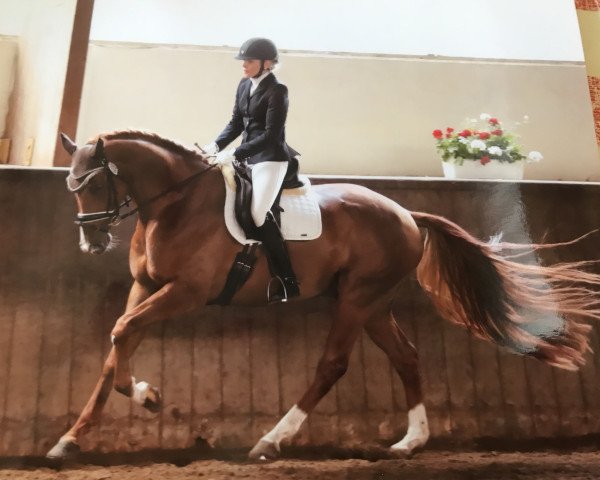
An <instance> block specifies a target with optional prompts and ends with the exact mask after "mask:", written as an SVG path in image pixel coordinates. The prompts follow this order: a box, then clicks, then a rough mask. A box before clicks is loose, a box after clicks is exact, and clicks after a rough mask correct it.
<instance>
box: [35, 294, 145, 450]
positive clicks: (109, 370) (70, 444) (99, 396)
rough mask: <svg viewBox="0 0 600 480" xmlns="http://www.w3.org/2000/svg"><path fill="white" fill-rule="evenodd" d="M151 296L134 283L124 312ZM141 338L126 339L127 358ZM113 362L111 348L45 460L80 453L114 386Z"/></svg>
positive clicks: (113, 355)
mask: <svg viewBox="0 0 600 480" xmlns="http://www.w3.org/2000/svg"><path fill="white" fill-rule="evenodd" d="M150 295H151V292H150V290H149V289H148V288H146V287H144V286H143V285H141V284H140V283H138V282H134V284H133V286H132V287H131V290H130V292H129V298H128V300H127V307H126V308H125V311H129V310H131V309H133V308H135V307H136V306H137V305H139V304H140V303H141V302H143V301H144V300H145V299H146V298H148V297H149V296H150ZM143 336H144V332H143V331H139V332H138V333H137V334H135V335H132V336H131V337H129V340H128V341H127V342H126V344H125V345H124V346H123V348H124V350H125V355H126V356H127V358H129V357H131V355H132V354H133V352H134V351H135V349H136V348H137V346H138V345H139V343H140V341H141V340H142V338H143ZM115 360H116V357H115V348H114V347H113V348H112V349H111V351H110V353H109V354H108V358H107V359H106V361H105V362H104V367H103V368H102V374H101V375H100V379H99V380H98V383H97V384H96V387H95V388H94V391H93V392H92V395H91V397H90V399H89V400H88V402H87V403H86V405H85V407H84V408H83V411H82V412H81V414H80V415H79V418H78V419H77V421H76V422H75V423H74V424H73V426H72V427H71V428H70V429H69V431H68V432H67V433H65V434H64V435H63V436H62V437H61V438H60V440H59V441H58V443H57V444H56V445H55V446H54V447H53V448H52V449H51V450H50V451H49V452H48V454H47V456H48V458H58V459H63V458H67V457H72V456H74V455H76V454H77V453H78V452H79V440H80V438H81V436H82V435H84V434H85V433H86V432H87V431H88V430H89V429H90V427H91V426H93V425H94V424H96V423H98V421H99V420H100V415H101V414H102V409H103V408H104V405H105V404H106V401H107V400H108V396H109V394H110V391H111V389H112V386H113V379H114V373H115Z"/></svg>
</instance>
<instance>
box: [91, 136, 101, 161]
mask: <svg viewBox="0 0 600 480" xmlns="http://www.w3.org/2000/svg"><path fill="white" fill-rule="evenodd" d="M92 157H94V158H96V159H99V160H101V159H103V158H104V140H103V139H102V137H100V138H99V139H98V141H97V142H96V146H95V147H94V153H93V154H92Z"/></svg>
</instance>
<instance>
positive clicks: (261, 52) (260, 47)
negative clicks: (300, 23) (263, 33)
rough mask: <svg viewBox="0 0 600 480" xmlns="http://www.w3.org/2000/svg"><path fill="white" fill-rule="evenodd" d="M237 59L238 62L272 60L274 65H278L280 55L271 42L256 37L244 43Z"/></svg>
mask: <svg viewBox="0 0 600 480" xmlns="http://www.w3.org/2000/svg"><path fill="white" fill-rule="evenodd" d="M235 58H236V59H237V60H262V61H265V60H271V61H272V62H273V63H277V61H278V59H279V54H278V53H277V47H276V46H275V44H274V43H273V42H272V41H271V40H269V39H268V38H258V37H255V38H251V39H250V40H246V41H245V42H244V43H243V45H242V46H241V47H240V51H239V52H238V54H237V55H236V57H235Z"/></svg>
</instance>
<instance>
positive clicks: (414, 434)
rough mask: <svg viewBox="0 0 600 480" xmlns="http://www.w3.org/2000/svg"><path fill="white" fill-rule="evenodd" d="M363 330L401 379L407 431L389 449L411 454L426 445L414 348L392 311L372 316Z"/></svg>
mask: <svg viewBox="0 0 600 480" xmlns="http://www.w3.org/2000/svg"><path fill="white" fill-rule="evenodd" d="M365 330H366V331H367V333H368V335H369V337H371V340H373V342H375V344H376V345H377V346H378V347H379V348H381V349H382V350H383V351H384V352H385V353H386V354H387V356H388V357H389V359H390V361H391V362H392V365H393V366H394V369H395V370H396V371H397V372H398V375H400V378H401V379H402V384H403V385H404V392H405V394H406V403H407V406H408V431H407V433H406V435H405V436H404V438H403V439H402V440H400V441H399V442H398V443H396V444H394V445H392V447H391V448H392V450H393V451H395V452H398V453H400V454H402V455H410V454H411V453H412V452H414V450H415V449H417V448H420V447H422V446H423V445H425V443H426V442H427V440H428V438H429V426H428V423H427V415H426V413H425V407H424V405H423V394H422V390H421V377H420V374H419V364H418V357H417V351H416V349H415V347H413V346H412V344H411V343H410V342H409V340H408V338H406V335H404V332H403V331H402V330H401V329H400V327H399V326H398V324H397V323H396V321H395V320H394V317H393V315H392V313H391V312H389V313H387V314H386V315H382V316H381V317H375V318H373V319H371V320H370V321H369V322H367V324H366V325H365Z"/></svg>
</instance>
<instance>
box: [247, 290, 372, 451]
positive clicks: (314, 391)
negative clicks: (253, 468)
mask: <svg viewBox="0 0 600 480" xmlns="http://www.w3.org/2000/svg"><path fill="white" fill-rule="evenodd" d="M355 305H356V304H354V303H352V302H342V301H339V302H338V306H337V309H336V314H335V315H334V318H333V323H332V325H331V329H330V330H329V335H328V337H327V342H326V344H325V351H324V353H323V356H322V357H321V359H320V361H319V364H318V365H317V371H316V375H315V378H314V380H313V382H312V384H311V385H310V387H309V388H308V390H307V391H306V393H305V394H304V395H303V397H302V398H301V399H300V401H299V402H298V403H297V404H296V405H294V406H293V407H292V408H291V409H290V411H289V412H288V413H287V414H286V415H285V416H284V417H283V418H282V419H281V420H280V421H279V423H277V425H276V426H275V427H274V428H273V429H272V430H271V431H270V432H269V433H267V434H266V435H265V436H264V437H262V438H261V439H260V440H259V442H258V443H257V444H256V445H255V446H254V448H253V449H252V450H251V451H250V453H249V457H250V458H251V459H253V460H266V459H274V458H276V457H278V456H279V451H280V447H279V445H280V443H282V442H284V441H287V440H290V439H291V438H292V437H293V436H294V435H295V434H296V433H297V432H298V430H299V429H300V426H301V425H302V423H303V422H304V420H305V419H306V417H307V416H308V414H309V413H310V412H311V411H312V410H313V409H314V408H315V406H316V405H317V404H318V403H319V400H321V398H323V397H324V396H325V394H326V393H327V392H328V391H329V390H330V389H331V387H332V386H333V385H334V384H335V382H337V381H338V380H339V378H340V377H342V375H344V373H345V372H346V369H347V368H348V361H349V359H350V353H351V352H352V348H353V346H354V344H355V342H356V339H357V338H358V336H359V335H360V333H361V331H362V328H363V325H364V322H365V319H367V318H369V310H370V309H369V307H364V306H361V307H358V306H355Z"/></svg>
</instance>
